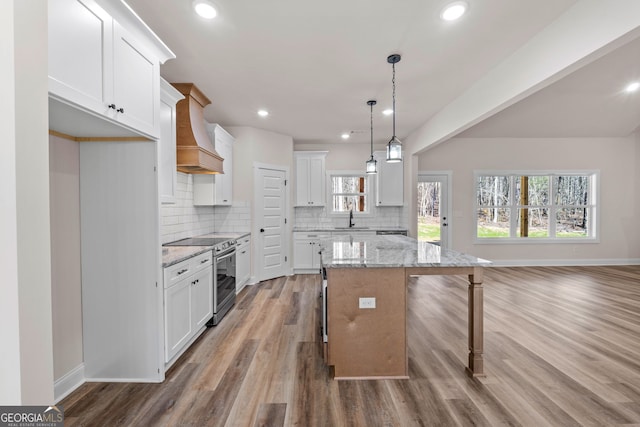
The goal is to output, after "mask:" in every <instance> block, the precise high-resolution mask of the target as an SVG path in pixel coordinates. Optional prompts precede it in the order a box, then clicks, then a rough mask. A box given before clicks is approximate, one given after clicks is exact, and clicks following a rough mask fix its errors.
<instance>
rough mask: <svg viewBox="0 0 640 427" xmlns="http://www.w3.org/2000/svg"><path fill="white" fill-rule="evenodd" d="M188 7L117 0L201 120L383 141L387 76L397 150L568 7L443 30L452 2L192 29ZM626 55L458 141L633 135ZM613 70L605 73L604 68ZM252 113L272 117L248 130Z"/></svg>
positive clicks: (264, 5)
mask: <svg viewBox="0 0 640 427" xmlns="http://www.w3.org/2000/svg"><path fill="white" fill-rule="evenodd" d="M191 2H192V1H191V0H127V3H128V4H129V5H130V6H131V7H132V8H133V9H134V10H135V11H136V12H137V13H138V14H139V15H140V17H141V18H142V19H143V20H144V21H145V22H146V23H147V24H148V25H149V26H150V27H151V29H152V30H153V31H155V32H156V34H158V36H159V37H160V38H161V39H162V40H163V41H164V42H165V43H166V44H167V45H168V46H169V48H170V49H172V50H173V52H174V53H175V54H176V57H177V58H176V59H173V60H170V61H168V62H167V63H166V64H164V65H163V66H162V68H161V74H162V76H163V77H164V78H165V79H167V80H168V81H170V82H193V83H195V84H196V85H197V86H198V87H199V88H200V89H201V90H202V91H203V92H204V93H205V94H206V95H207V96H208V97H209V98H210V99H211V101H212V104H211V105H210V106H208V107H207V108H206V109H205V117H206V119H207V120H208V121H211V122H217V123H220V124H221V125H223V126H243V125H244V126H252V127H256V128H261V129H266V130H270V131H274V132H278V133H282V134H286V135H291V136H292V137H293V139H294V141H295V142H296V143H308V142H328V143H332V142H339V141H341V139H340V134H341V133H343V132H350V131H355V133H354V134H353V136H352V138H351V139H350V141H351V142H366V143H368V142H369V106H367V105H366V101H367V100H369V99H376V100H377V101H378V104H377V105H376V106H375V107H374V136H375V140H376V143H377V144H381V143H384V142H386V141H387V140H388V139H389V137H390V136H391V117H385V116H382V114H381V112H382V110H383V109H385V108H389V107H390V106H391V65H390V64H388V63H387V61H386V58H387V56H388V55H390V54H392V53H399V54H401V55H402V60H401V61H400V62H399V63H398V64H396V108H397V117H396V126H397V132H396V133H397V135H398V137H400V139H403V138H404V137H406V136H407V135H409V134H410V133H411V132H412V131H414V130H415V129H416V128H418V127H419V126H421V125H422V124H423V123H424V122H426V121H427V120H429V118H430V117H431V116H432V115H433V114H435V113H437V112H438V111H439V110H440V109H442V108H443V107H444V106H446V105H447V104H449V103H450V102H451V101H452V100H454V99H455V98H456V97H457V96H458V95H460V94H461V93H462V92H463V91H465V89H466V88H468V87H469V86H470V85H471V84H473V83H474V82H475V81H476V80H478V79H479V78H480V77H481V76H482V75H484V74H485V73H486V72H488V71H489V70H491V69H492V68H493V67H494V66H496V65H497V64H498V63H499V62H500V61H502V60H503V59H504V58H506V57H507V56H508V55H510V54H511V53H513V52H514V51H515V50H516V49H518V48H519V47H520V46H522V45H523V44H524V43H525V42H527V41H528V40H529V39H531V38H532V37H533V36H534V35H535V34H537V33H538V32H540V31H541V30H543V29H544V28H545V27H546V26H547V25H548V24H549V23H550V22H552V21H553V20H555V19H556V18H557V17H558V16H559V15H561V14H562V13H563V12H564V11H566V10H567V9H568V8H570V7H571V6H572V5H573V4H574V3H576V2H577V0H536V1H525V0H518V1H514V0H482V1H479V0H475V1H474V0H468V2H469V3H470V9H469V11H468V13H467V14H466V15H464V16H463V18H462V19H461V20H459V21H457V22H454V23H448V22H444V21H441V20H440V19H439V14H440V11H441V9H442V8H443V7H444V6H445V5H446V4H448V3H450V1H449V0H402V1H397V0H396V1H393V0H348V1H345V0H324V1H320V2H318V1H315V2H311V1H309V0H270V1H256V0H214V3H215V4H216V5H217V7H218V10H219V16H218V17H217V18H216V19H215V20H213V21H205V20H203V19H202V18H199V17H197V16H196V15H195V14H194V13H193V12H192V9H191ZM639 46H640V43H638V42H634V43H633V44H629V45H627V46H626V47H624V48H622V49H621V50H619V51H617V52H614V53H612V54H609V55H607V56H606V57H605V58H602V59H600V60H598V61H596V62H594V63H592V64H591V65H589V66H587V67H585V68H583V69H581V70H579V71H577V72H575V73H574V74H573V75H571V76H569V77H566V78H564V79H563V80H561V81H559V82H557V83H555V84H553V85H551V86H549V87H547V88H545V89H543V90H541V91H540V92H538V93H536V94H534V95H532V96H530V97H529V98H527V99H525V100H523V101H521V102H519V103H517V104H515V105H514V106H512V107H510V108H509V109H507V110H505V111H503V112H501V113H498V114H497V115H496V116H494V117H492V118H490V119H488V120H486V121H485V122H482V123H480V124H478V125H476V126H474V127H473V128H471V129H468V130H467V131H466V132H465V133H464V134H463V135H464V136H567V135H570V136H578V135H603V134H606V135H618V134H623V133H625V132H627V133H628V132H630V131H632V130H633V129H635V128H636V127H637V125H638V123H640V120H639V119H638V117H640V105H639V102H638V99H633V100H632V99H630V98H629V97H628V96H622V95H621V94H620V93H619V91H620V88H621V87H622V86H623V85H624V84H625V83H626V80H627V79H628V78H630V77H631V76H635V77H640V74H639V73H640V69H639V65H640V61H639V59H640V58H639V55H638V52H640V49H639ZM612 64H613V65H612ZM260 108H265V109H267V110H269V112H270V115H269V116H268V117H267V118H261V117H258V116H257V114H256V111H257V110H258V109H260Z"/></svg>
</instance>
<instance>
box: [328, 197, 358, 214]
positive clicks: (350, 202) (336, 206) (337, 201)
mask: <svg viewBox="0 0 640 427" xmlns="http://www.w3.org/2000/svg"><path fill="white" fill-rule="evenodd" d="M364 200H365V197H364V196H333V211H334V212H349V211H350V210H353V211H354V212H362V211H364V203H365V202H364Z"/></svg>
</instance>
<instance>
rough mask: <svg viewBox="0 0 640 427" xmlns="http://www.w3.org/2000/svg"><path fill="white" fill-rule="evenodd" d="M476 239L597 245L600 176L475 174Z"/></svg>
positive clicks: (594, 174)
mask: <svg viewBox="0 0 640 427" xmlns="http://www.w3.org/2000/svg"><path fill="white" fill-rule="evenodd" d="M475 182H476V201H475V203H476V212H477V220H476V223H477V224H476V238H478V239H481V240H482V239H498V240H499V239H547V240H554V239H565V240H566V239H593V238H595V236H596V230H595V225H596V221H595V217H596V194H595V188H596V185H595V182H596V173H595V172H589V173H584V172H580V173H526V174H524V173H476V181H475Z"/></svg>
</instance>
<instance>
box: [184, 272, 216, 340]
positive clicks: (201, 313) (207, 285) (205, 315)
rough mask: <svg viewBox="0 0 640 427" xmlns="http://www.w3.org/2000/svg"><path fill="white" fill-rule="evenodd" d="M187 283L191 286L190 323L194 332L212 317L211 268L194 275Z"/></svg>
mask: <svg viewBox="0 0 640 427" xmlns="http://www.w3.org/2000/svg"><path fill="white" fill-rule="evenodd" d="M188 282H189V285H190V286H191V321H192V322H193V331H194V332H195V331H197V330H198V329H200V328H201V327H203V326H204V325H205V324H206V323H207V322H208V321H209V319H211V317H213V268H212V267H211V266H209V267H207V268H205V269H203V270H202V271H200V272H199V273H196V274H194V275H193V276H191V277H190V278H189V280H188Z"/></svg>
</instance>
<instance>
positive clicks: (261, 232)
mask: <svg viewBox="0 0 640 427" xmlns="http://www.w3.org/2000/svg"><path fill="white" fill-rule="evenodd" d="M286 179H287V171H286V170H283V169H271V168H266V167H257V169H256V175H255V181H256V182H255V187H254V188H255V193H256V194H255V201H256V220H255V226H256V229H257V233H255V235H256V236H257V238H258V241H257V242H256V248H257V251H258V254H257V255H258V256H257V257H256V258H257V262H256V264H257V265H256V276H257V278H258V280H268V279H273V278H274V277H280V276H284V275H286V274H287V271H288V261H287V253H288V245H287V237H286V236H287V232H286V229H287V227H286V213H287V197H286V196H287V192H286Z"/></svg>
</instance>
